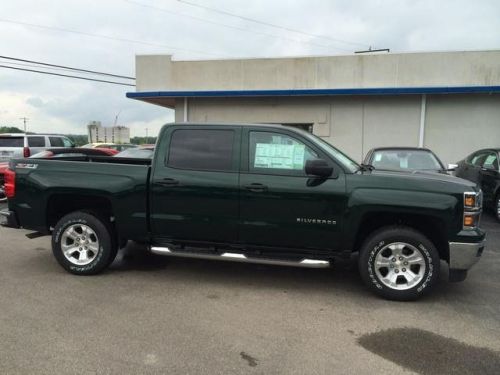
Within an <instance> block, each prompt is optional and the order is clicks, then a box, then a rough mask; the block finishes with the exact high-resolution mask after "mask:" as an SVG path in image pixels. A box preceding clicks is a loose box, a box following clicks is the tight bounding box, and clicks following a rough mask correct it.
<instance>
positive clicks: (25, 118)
mask: <svg viewBox="0 0 500 375" xmlns="http://www.w3.org/2000/svg"><path fill="white" fill-rule="evenodd" d="M19 120H23V123H24V133H26V123H27V122H28V120H29V118H27V117H21V118H20V119H19Z"/></svg>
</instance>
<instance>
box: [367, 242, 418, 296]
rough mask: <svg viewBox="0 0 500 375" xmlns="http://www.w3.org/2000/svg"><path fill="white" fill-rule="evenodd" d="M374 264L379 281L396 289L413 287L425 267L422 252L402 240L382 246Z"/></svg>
mask: <svg viewBox="0 0 500 375" xmlns="http://www.w3.org/2000/svg"><path fill="white" fill-rule="evenodd" d="M374 266H375V273H376V275H377V277H378V279H379V280H380V282H381V283H382V284H384V285H385V286H387V287H389V288H391V289H396V290H406V289H411V288H413V287H414V286H415V285H417V284H418V283H419V282H420V281H422V279H423V277H424V274H425V271H426V268H427V266H426V263H425V258H424V255H423V254H422V252H421V251H420V250H419V249H418V248H416V247H415V246H413V245H410V244H408V243H404V242H394V243H391V244H389V245H386V246H384V247H383V248H382V249H381V250H380V251H379V252H378V254H377V256H376V257H375V264H374Z"/></svg>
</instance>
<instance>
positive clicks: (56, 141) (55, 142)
mask: <svg viewBox="0 0 500 375" xmlns="http://www.w3.org/2000/svg"><path fill="white" fill-rule="evenodd" d="M49 140H50V145H51V146H52V147H64V143H63V140H62V138H60V137H49Z"/></svg>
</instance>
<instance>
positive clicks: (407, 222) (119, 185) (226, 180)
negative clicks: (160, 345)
mask: <svg viewBox="0 0 500 375" xmlns="http://www.w3.org/2000/svg"><path fill="white" fill-rule="evenodd" d="M49 176H50V178H49ZM63 176H64V178H63ZM58 177H60V178H58ZM6 192H7V195H8V197H9V208H8V211H5V212H4V213H3V215H5V216H6V217H7V225H9V226H10V227H14V228H18V227H23V228H27V229H31V230H34V231H36V232H39V233H42V234H51V235H52V249H53V253H54V256H55V257H56V259H57V260H58V262H59V263H60V264H61V266H62V267H64V268H65V269H66V270H67V271H69V272H71V273H74V274H77V275H90V274H96V273H99V272H101V271H103V270H104V269H105V268H106V267H107V266H108V265H109V264H110V263H111V262H112V261H113V259H114V258H115V256H116V253H117V250H118V247H119V244H120V243H121V242H123V241H124V240H135V241H138V242H143V243H147V244H148V245H149V246H150V249H151V251H152V252H154V253H156V254H162V255H165V256H179V257H189V258H204V259H219V260H231V261H238V262H254V263H264V264H279V265H291V266H302V267H327V266H329V265H330V263H331V261H332V260H333V259H334V258H336V257H350V255H351V253H352V252H355V251H359V253H360V256H359V271H360V274H361V276H362V278H363V280H364V281H365V283H366V284H367V286H368V287H369V288H370V289H371V290H372V291H374V292H375V293H377V294H379V295H381V296H383V297H385V298H390V299H395V300H409V299H415V298H418V297H420V296H421V295H423V294H425V293H426V292H428V291H430V290H431V289H432V288H433V286H434V285H435V284H436V282H437V280H438V277H439V269H440V261H441V260H444V261H446V262H447V263H448V264H449V269H450V279H451V280H452V281H461V280H463V279H465V277H466V275H467V270H468V269H469V268H470V267H471V266H472V265H473V264H474V263H476V262H477V261H478V259H479V258H480V256H481V254H482V251H483V249H484V241H485V233H484V232H483V231H482V230H481V229H480V228H479V217H480V214H481V202H482V194H481V192H480V190H479V189H478V188H477V187H476V186H475V184H473V183H471V182H468V181H464V180H461V179H457V178H455V177H452V176H448V175H439V174H427V175H418V174H412V173H406V172H380V171H379V172H377V171H376V170H375V171H371V170H369V169H367V168H363V167H362V166H360V165H358V164H357V163H355V162H354V161H352V160H351V159H350V158H349V157H347V156H346V155H344V154H343V153H341V152H340V151H338V150H337V149H335V148H334V147H333V146H331V145H330V144H328V143H326V142H325V141H323V140H322V139H320V138H318V137H316V136H314V135H312V134H310V133H307V132H305V131H302V130H299V129H292V128H289V127H284V126H278V125H218V124H212V125H209V124H203V125H196V124H182V125H176V124H172V125H167V126H165V127H163V129H162V130H161V133H160V135H159V140H158V143H157V145H156V149H155V153H154V157H153V159H152V160H151V161H150V160H145V159H136V161H135V162H134V160H133V159H123V158H105V159H100V160H94V161H93V162H92V163H82V162H72V161H63V160H61V161H56V160H36V161H34V160H30V159H25V160H15V161H13V162H12V163H11V167H10V169H9V170H8V171H7V172H6Z"/></svg>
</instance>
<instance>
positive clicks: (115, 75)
mask: <svg viewBox="0 0 500 375" xmlns="http://www.w3.org/2000/svg"><path fill="white" fill-rule="evenodd" d="M0 59H5V60H12V61H20V62H26V63H31V64H34V65H35V67H37V66H44V67H49V68H56V69H59V70H69V71H77V72H82V73H89V74H95V75H102V76H109V77H115V78H122V79H128V80H135V77H129V76H123V75H119V74H112V73H105V72H99V71H95V70H89V69H81V68H73V67H70V66H66V65H57V64H49V63H46V62H41V61H34V60H27V59H20V58H16V57H10V56H1V55H0ZM12 64H14V63H12ZM19 65H22V64H19ZM26 66H33V65H26Z"/></svg>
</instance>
